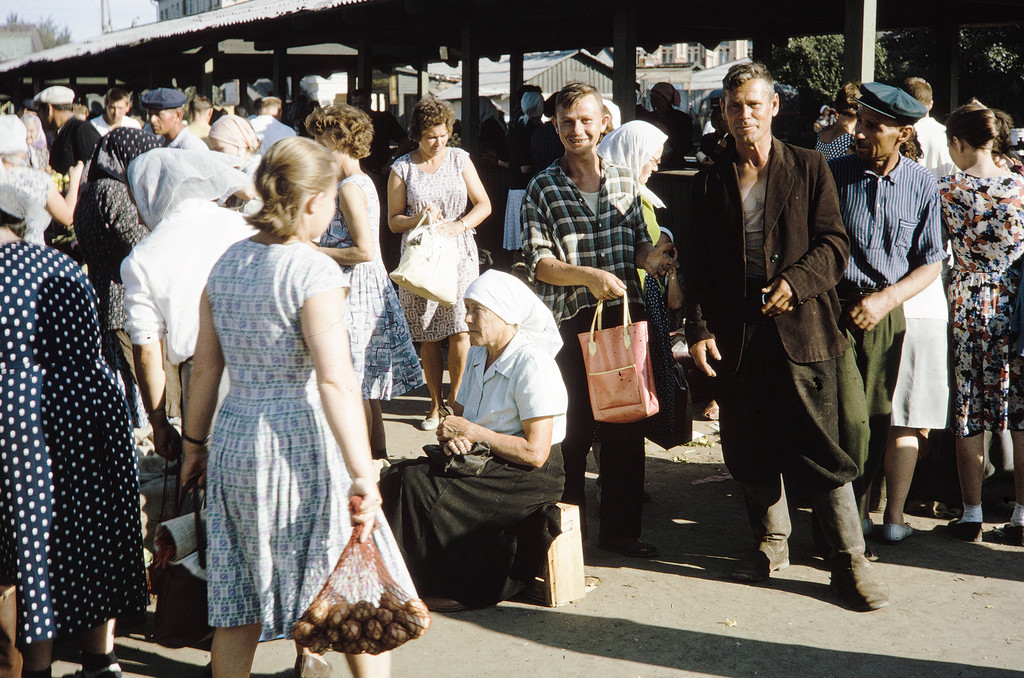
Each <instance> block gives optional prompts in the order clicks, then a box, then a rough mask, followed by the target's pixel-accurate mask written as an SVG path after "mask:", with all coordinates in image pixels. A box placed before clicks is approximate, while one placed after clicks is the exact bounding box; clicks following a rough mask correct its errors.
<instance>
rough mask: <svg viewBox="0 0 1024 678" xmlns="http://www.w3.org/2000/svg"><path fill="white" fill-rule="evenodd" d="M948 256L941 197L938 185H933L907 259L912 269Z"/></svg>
mask: <svg viewBox="0 0 1024 678" xmlns="http://www.w3.org/2000/svg"><path fill="white" fill-rule="evenodd" d="M945 258H946V250H945V248H944V247H943V246H942V206H941V200H940V198H939V188H938V186H937V185H935V186H932V187H931V191H930V193H929V195H928V198H927V200H926V201H925V205H924V209H923V210H922V213H921V226H920V228H918V230H917V233H915V234H914V242H913V244H912V245H911V248H910V252H909V253H908V256H907V260H908V261H909V262H910V268H911V270H913V269H915V268H919V267H921V266H927V265H928V264H934V263H936V262H939V261H943V260H944V259H945Z"/></svg>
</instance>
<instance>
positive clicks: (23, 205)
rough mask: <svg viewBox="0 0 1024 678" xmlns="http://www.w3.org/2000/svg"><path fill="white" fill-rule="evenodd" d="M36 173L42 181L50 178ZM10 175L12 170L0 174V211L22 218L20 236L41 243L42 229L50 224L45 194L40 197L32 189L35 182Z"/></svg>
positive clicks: (42, 241) (12, 173)
mask: <svg viewBox="0 0 1024 678" xmlns="http://www.w3.org/2000/svg"><path fill="white" fill-rule="evenodd" d="M38 174H41V175H42V176H43V180H44V181H49V180H50V179H49V177H47V176H46V175H45V174H44V173H42V172H39V173H38ZM12 176H15V173H14V172H9V173H5V174H0V211H3V212H6V213H7V214H10V215H11V216H12V217H16V218H18V219H22V220H24V222H25V230H24V233H23V235H22V237H23V238H24V239H25V240H27V241H28V242H34V243H36V244H37V245H42V244H43V243H44V240H43V231H44V230H46V227H47V226H48V225H49V224H50V215H49V214H48V213H47V212H46V197H45V194H44V195H43V196H42V197H40V195H39V194H38V193H36V192H35V191H33V187H34V186H33V184H36V182H27V181H20V180H18V178H11V177H12ZM36 185H38V184H36ZM51 185H52V182H51Z"/></svg>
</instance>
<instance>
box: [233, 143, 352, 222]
mask: <svg viewBox="0 0 1024 678" xmlns="http://www.w3.org/2000/svg"><path fill="white" fill-rule="evenodd" d="M337 183H338V169H337V166H336V165H335V162H334V156H332V155H331V153H330V151H328V150H327V149H326V148H324V147H323V146H321V145H320V144H318V143H317V142H315V141H313V140H312V139H307V138H305V137H291V138H289V139H282V140H281V141H278V142H277V143H276V144H274V145H273V146H272V147H271V149H270V151H269V152H268V153H267V154H266V155H265V156H263V160H262V161H261V162H260V166H259V168H257V170H256V192H257V193H258V194H259V196H260V198H261V199H262V200H263V206H262V207H261V208H260V209H259V211H258V212H256V213H255V214H253V215H252V216H249V217H247V220H248V221H249V223H250V224H251V225H252V226H253V228H256V229H259V230H261V231H263V232H265V233H270V234H272V235H276V236H280V237H288V236H290V235H293V234H294V233H295V222H296V221H297V219H298V217H299V214H300V212H301V211H302V206H303V204H304V203H305V201H306V199H307V198H308V197H309V196H311V195H314V194H316V193H321V192H324V191H332V190H334V187H335V185H337Z"/></svg>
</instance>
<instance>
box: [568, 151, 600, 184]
mask: <svg viewBox="0 0 1024 678" xmlns="http://www.w3.org/2000/svg"><path fill="white" fill-rule="evenodd" d="M562 169H563V170H564V171H565V173H566V175H567V176H568V177H569V178H570V179H571V180H572V182H573V183H574V184H576V188H578V189H580V190H581V191H583V192H585V193H596V192H597V191H599V190H600V189H601V158H599V157H598V155H597V153H596V152H595V153H589V154H587V155H584V156H582V157H581V156H577V155H573V154H571V153H566V154H565V155H564V156H562Z"/></svg>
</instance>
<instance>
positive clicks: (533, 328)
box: [466, 269, 562, 358]
mask: <svg viewBox="0 0 1024 678" xmlns="http://www.w3.org/2000/svg"><path fill="white" fill-rule="evenodd" d="M466 299H472V300H473V301H475V302H477V303H478V304H480V305H482V306H485V307H487V309H488V310H490V311H491V312H493V313H494V314H495V315H497V316H498V317H499V318H501V319H502V320H504V321H505V322H507V323H508V324H510V325H516V326H518V327H519V331H520V332H521V333H522V334H523V335H525V336H526V338H527V339H529V340H530V341H531V342H533V344H534V345H536V346H537V347H538V348H540V349H541V350H543V351H546V352H547V353H548V355H550V356H551V357H552V358H553V357H555V354H556V353H558V349H560V348H562V338H561V337H560V336H559V335H558V326H557V325H555V318H554V316H552V315H551V311H550V310H548V307H547V306H545V305H544V304H543V303H542V302H541V300H540V299H539V298H537V295H536V294H534V293H533V290H531V289H530V288H529V287H527V286H526V285H525V284H524V283H523V282H522V281H521V280H519V279H518V278H516V277H514V276H511V275H509V274H508V273H502V272H501V271H495V270H493V269H492V270H490V271H485V272H484V273H482V274H480V277H478V278H477V279H476V280H474V281H473V282H471V283H470V284H469V287H468V288H467V289H466Z"/></svg>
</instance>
